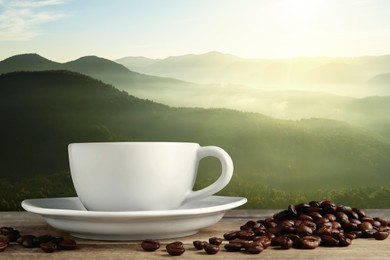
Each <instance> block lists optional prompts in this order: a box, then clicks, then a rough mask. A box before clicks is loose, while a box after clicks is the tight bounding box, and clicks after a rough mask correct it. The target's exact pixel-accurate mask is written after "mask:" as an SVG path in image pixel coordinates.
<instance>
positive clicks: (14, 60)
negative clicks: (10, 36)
mask: <svg viewBox="0 0 390 260" xmlns="http://www.w3.org/2000/svg"><path fill="white" fill-rule="evenodd" d="M42 70H69V71H74V72H78V73H82V74H85V75H88V76H91V77H93V78H96V79H99V80H101V81H103V82H105V83H108V84H111V85H115V86H116V87H117V88H119V89H122V90H126V91H129V92H131V91H132V90H133V89H135V90H145V89H154V90H155V89H159V88H163V89H164V88H167V87H169V88H182V87H184V88H185V87H190V86H192V85H193V84H191V83H188V82H183V81H179V80H176V79H170V78H163V77H156V76H148V75H144V74H140V73H137V72H134V71H130V70H129V69H128V68H126V67H125V66H123V65H121V64H118V63H115V62H113V61H111V60H108V59H104V58H100V57H97V56H85V57H81V58H79V59H77V60H74V61H70V62H66V63H58V62H53V61H50V60H48V59H46V58H43V57H41V56H39V55H38V54H21V55H16V56H12V57H10V58H8V59H5V60H3V61H1V62H0V74H1V73H7V72H13V71H42Z"/></svg>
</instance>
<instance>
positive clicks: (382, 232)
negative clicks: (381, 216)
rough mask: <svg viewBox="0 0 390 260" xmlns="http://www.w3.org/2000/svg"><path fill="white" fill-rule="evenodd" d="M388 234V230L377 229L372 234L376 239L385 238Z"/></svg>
mask: <svg viewBox="0 0 390 260" xmlns="http://www.w3.org/2000/svg"><path fill="white" fill-rule="evenodd" d="M388 236H389V232H385V231H378V232H376V233H375V234H374V238H375V239H376V240H385V239H386V238H387V237H388Z"/></svg>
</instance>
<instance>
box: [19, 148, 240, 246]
mask: <svg viewBox="0 0 390 260" xmlns="http://www.w3.org/2000/svg"><path fill="white" fill-rule="evenodd" d="M68 153H69V164H70V171H71V176H72V181H73V184H74V187H75V190H76V193H77V197H65V198H42V199H27V200H24V201H23V202H22V207H23V208H24V209H25V210H27V211H29V212H33V213H36V214H40V215H41V216H42V217H43V218H44V219H45V220H46V222H47V223H48V224H49V225H50V226H52V227H54V228H56V229H59V230H63V231H66V232H69V233H70V234H71V235H73V236H75V237H79V238H85V239H94V240H142V239H146V238H153V239H164V238H177V237H184V236H189V235H193V234H196V233H197V232H199V230H200V229H202V228H205V227H208V226H211V225H213V224H216V223H217V222H218V221H220V220H221V218H222V217H223V216H224V215H225V213H226V212H227V211H228V210H230V209H233V208H236V207H239V206H241V205H243V204H245V203H246V202H247V199H246V198H243V197H229V196H216V195H213V194H215V193H217V192H218V191H220V190H222V189H223V188H224V187H225V186H226V185H227V184H228V183H229V181H230V179H231V178H232V175H233V162H232V159H231V158H230V156H229V155H228V154H227V153H226V151H224V150H223V149H221V148H219V147H216V146H200V145H199V144H197V143H178V142H102V143H73V144H70V145H69V146H68ZM208 156H211V157H216V158H217V159H218V160H219V161H220V162H221V166H222V172H221V175H220V176H219V178H218V179H217V180H216V181H215V182H214V183H212V184H211V185H209V186H207V187H205V188H203V189H201V190H196V191H193V187H194V184H195V181H196V177H197V171H198V165H199V161H200V160H201V159H202V158H205V157H208Z"/></svg>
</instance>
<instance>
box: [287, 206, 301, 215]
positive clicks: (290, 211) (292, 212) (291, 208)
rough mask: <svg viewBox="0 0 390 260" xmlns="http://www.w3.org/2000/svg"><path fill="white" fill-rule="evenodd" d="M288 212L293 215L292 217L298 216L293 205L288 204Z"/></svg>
mask: <svg viewBox="0 0 390 260" xmlns="http://www.w3.org/2000/svg"><path fill="white" fill-rule="evenodd" d="M287 210H288V212H289V213H290V214H291V215H293V216H296V215H298V212H297V209H296V208H295V205H294V204H290V205H288V209H287Z"/></svg>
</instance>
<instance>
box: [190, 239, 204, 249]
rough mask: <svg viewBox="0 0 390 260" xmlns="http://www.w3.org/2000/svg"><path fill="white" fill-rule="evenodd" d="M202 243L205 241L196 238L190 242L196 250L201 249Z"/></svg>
mask: <svg viewBox="0 0 390 260" xmlns="http://www.w3.org/2000/svg"><path fill="white" fill-rule="evenodd" d="M204 243H205V241H200V240H196V241H194V242H192V244H193V245H194V247H195V248H196V249H198V250H202V249H203V246H204Z"/></svg>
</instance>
